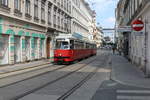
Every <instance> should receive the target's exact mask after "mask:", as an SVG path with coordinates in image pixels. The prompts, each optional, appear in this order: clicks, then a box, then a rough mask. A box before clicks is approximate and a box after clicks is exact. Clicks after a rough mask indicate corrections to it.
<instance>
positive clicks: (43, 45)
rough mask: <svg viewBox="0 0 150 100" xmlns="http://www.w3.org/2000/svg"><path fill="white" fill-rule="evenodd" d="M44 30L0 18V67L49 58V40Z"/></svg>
mask: <svg viewBox="0 0 150 100" xmlns="http://www.w3.org/2000/svg"><path fill="white" fill-rule="evenodd" d="M51 38H52V37H48V36H46V31H44V28H43V29H42V28H40V27H37V26H34V25H31V24H27V23H25V24H22V22H20V23H19V22H17V23H15V22H13V23H12V22H11V21H10V20H7V19H4V18H2V17H0V65H5V64H16V63H21V62H28V61H34V60H40V59H45V58H51V56H52V54H51V48H50V47H52V46H51V44H52V43H51V41H52V39H51Z"/></svg>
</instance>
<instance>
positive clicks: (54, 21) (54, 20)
mask: <svg viewBox="0 0 150 100" xmlns="http://www.w3.org/2000/svg"><path fill="white" fill-rule="evenodd" d="M53 18H54V19H53V23H54V27H56V9H54V16H53Z"/></svg>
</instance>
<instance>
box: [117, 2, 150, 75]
mask: <svg viewBox="0 0 150 100" xmlns="http://www.w3.org/2000/svg"><path fill="white" fill-rule="evenodd" d="M119 3H120V4H119V5H123V6H121V7H118V10H117V11H118V12H117V13H118V16H117V17H118V18H117V19H119V20H117V21H118V26H130V25H131V23H132V22H133V21H134V20H137V19H138V20H142V21H143V22H144V29H143V30H142V31H141V32H136V31H134V30H132V31H131V32H124V33H120V34H122V41H123V42H122V45H124V50H125V54H127V56H128V58H129V59H131V61H132V62H133V63H135V64H137V65H138V66H139V67H140V68H141V69H142V70H143V71H144V72H145V73H146V75H148V76H149V75H150V1H149V0H120V2H119ZM121 8H122V10H119V9H121ZM119 13H120V14H121V16H119Z"/></svg>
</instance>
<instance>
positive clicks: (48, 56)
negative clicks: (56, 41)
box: [46, 37, 51, 59]
mask: <svg viewBox="0 0 150 100" xmlns="http://www.w3.org/2000/svg"><path fill="white" fill-rule="evenodd" d="M50 42H51V38H50V37H48V38H47V41H46V53H47V59H49V58H50V47H51V46H50Z"/></svg>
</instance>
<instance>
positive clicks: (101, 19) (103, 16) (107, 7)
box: [86, 0, 118, 28]
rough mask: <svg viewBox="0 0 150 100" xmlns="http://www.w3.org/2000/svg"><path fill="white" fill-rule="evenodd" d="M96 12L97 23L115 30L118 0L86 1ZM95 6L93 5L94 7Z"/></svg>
mask: <svg viewBox="0 0 150 100" xmlns="http://www.w3.org/2000/svg"><path fill="white" fill-rule="evenodd" d="M86 1H87V2H88V3H89V4H90V6H91V8H92V9H94V10H95V11H96V14H97V17H96V20H97V23H100V25H101V26H102V27H104V28H113V27H114V25H115V8H116V5H117V2H118V0H86ZM92 4H93V5H92Z"/></svg>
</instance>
